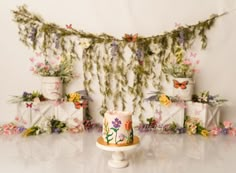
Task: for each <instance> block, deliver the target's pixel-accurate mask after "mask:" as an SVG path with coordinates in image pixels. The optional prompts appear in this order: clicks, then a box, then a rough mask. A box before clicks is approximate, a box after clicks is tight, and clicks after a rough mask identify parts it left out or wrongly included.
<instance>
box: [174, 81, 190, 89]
mask: <svg viewBox="0 0 236 173" xmlns="http://www.w3.org/2000/svg"><path fill="white" fill-rule="evenodd" d="M173 82H174V87H175V88H181V89H186V88H187V85H188V81H184V82H179V81H177V80H175V79H174V80H173Z"/></svg>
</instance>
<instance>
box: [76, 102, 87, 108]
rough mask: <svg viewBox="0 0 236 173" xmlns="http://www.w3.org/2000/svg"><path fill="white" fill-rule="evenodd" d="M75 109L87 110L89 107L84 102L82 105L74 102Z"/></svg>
mask: <svg viewBox="0 0 236 173" xmlns="http://www.w3.org/2000/svg"><path fill="white" fill-rule="evenodd" d="M74 105H75V108H76V109H80V108H87V107H88V102H87V101H83V102H82V103H80V102H74Z"/></svg>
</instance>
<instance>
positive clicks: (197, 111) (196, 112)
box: [194, 110, 202, 115]
mask: <svg viewBox="0 0 236 173" xmlns="http://www.w3.org/2000/svg"><path fill="white" fill-rule="evenodd" d="M201 112H202V110H195V111H194V113H195V115H200V113H201Z"/></svg>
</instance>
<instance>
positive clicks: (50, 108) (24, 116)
mask: <svg viewBox="0 0 236 173" xmlns="http://www.w3.org/2000/svg"><path fill="white" fill-rule="evenodd" d="M83 110H84V109H83V108H80V109H76V108H75V107H74V103H73V102H60V103H59V102H56V101H42V102H39V103H35V102H21V103H18V105H17V117H16V120H17V121H18V122H19V123H21V124H22V125H23V126H24V127H26V128H29V127H31V126H33V125H37V124H38V123H40V122H42V121H43V120H45V119H51V118H52V117H53V116H55V118H56V119H58V120H60V121H66V120H67V119H68V118H77V119H78V120H81V121H83V115H84V113H83V112H84V111H83Z"/></svg>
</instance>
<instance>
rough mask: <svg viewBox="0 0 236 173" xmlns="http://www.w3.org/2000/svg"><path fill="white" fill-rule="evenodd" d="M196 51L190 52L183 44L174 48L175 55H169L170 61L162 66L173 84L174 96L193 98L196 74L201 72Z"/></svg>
mask: <svg viewBox="0 0 236 173" xmlns="http://www.w3.org/2000/svg"><path fill="white" fill-rule="evenodd" d="M195 56H196V53H192V52H191V53H190V54H189V53H188V52H186V51H185V50H184V49H183V48H182V47H181V46H176V47H175V48H174V49H173V55H172V56H170V57H169V63H166V64H164V65H163V67H162V71H163V72H164V73H165V74H167V77H166V79H167V81H169V82H170V84H171V89H172V96H178V97H180V98H181V99H183V100H191V99H192V95H193V89H194V75H195V73H197V72H199V70H198V69H196V66H197V65H198V64H199V62H200V61H199V60H198V59H196V57H195ZM169 77H171V78H169Z"/></svg>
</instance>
